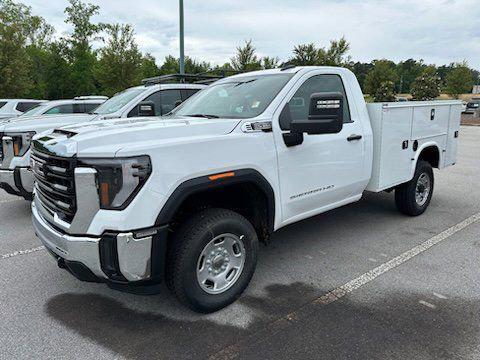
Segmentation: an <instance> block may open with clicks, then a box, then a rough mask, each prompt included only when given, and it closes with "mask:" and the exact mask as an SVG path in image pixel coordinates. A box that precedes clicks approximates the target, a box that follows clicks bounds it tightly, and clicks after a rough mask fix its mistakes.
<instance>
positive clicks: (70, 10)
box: [65, 0, 106, 95]
mask: <svg viewBox="0 0 480 360" xmlns="http://www.w3.org/2000/svg"><path fill="white" fill-rule="evenodd" d="M69 3H70V6H68V7H67V8H66V9H65V14H66V15H67V18H66V20H65V22H66V23H67V24H71V25H72V26H73V32H72V34H71V35H70V37H69V38H68V42H69V44H70V58H71V63H72V76H71V78H72V85H73V88H74V89H75V92H76V95H90V94H95V93H96V92H97V87H96V83H95V78H94V69H95V67H96V62H97V57H96V54H95V52H94V51H93V50H92V46H91V42H92V41H94V40H97V39H100V37H99V34H100V32H101V31H102V30H103V29H105V27H106V25H105V24H101V23H99V24H94V23H93V22H92V17H93V16H94V15H97V14H98V11H99V9H100V7H99V6H97V5H92V4H85V3H83V2H82V1H80V0H69Z"/></svg>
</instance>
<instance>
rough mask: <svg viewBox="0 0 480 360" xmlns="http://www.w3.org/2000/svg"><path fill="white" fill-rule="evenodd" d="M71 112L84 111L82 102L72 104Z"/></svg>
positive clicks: (81, 112)
mask: <svg viewBox="0 0 480 360" xmlns="http://www.w3.org/2000/svg"><path fill="white" fill-rule="evenodd" d="M73 113H74V114H83V113H85V106H84V105H83V104H73Z"/></svg>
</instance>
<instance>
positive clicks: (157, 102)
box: [127, 91, 162, 117]
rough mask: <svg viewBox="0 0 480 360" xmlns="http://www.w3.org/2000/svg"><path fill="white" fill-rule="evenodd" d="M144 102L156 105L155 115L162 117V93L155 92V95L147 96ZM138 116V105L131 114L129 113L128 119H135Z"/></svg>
mask: <svg viewBox="0 0 480 360" xmlns="http://www.w3.org/2000/svg"><path fill="white" fill-rule="evenodd" d="M143 101H152V102H153V103H154V104H155V115H156V116H160V115H161V108H162V107H161V103H160V91H157V92H154V93H153V94H151V95H149V96H147V97H146V98H145V99H143V100H142V102H143ZM135 116H138V105H136V106H135V107H134V108H133V109H132V110H130V112H129V113H128V115H127V117H135Z"/></svg>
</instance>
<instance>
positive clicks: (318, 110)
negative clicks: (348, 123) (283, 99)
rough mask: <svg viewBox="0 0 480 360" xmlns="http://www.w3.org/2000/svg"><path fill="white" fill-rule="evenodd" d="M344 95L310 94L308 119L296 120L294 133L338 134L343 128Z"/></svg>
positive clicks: (293, 125) (293, 124)
mask: <svg viewBox="0 0 480 360" xmlns="http://www.w3.org/2000/svg"><path fill="white" fill-rule="evenodd" d="M343 106H344V97H343V95H342V94H341V93H315V94H312V95H311V96H310V112H309V115H308V120H294V121H292V122H291V124H290V130H291V132H293V133H307V134H310V135H316V134H336V133H339V132H340V131H341V130H342V128H343Z"/></svg>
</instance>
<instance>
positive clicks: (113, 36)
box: [0, 0, 480, 101]
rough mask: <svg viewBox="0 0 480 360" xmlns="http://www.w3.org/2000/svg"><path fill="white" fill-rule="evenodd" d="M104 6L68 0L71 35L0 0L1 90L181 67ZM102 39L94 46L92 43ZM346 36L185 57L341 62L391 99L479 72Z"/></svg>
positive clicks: (82, 87)
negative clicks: (283, 48) (365, 59)
mask: <svg viewBox="0 0 480 360" xmlns="http://www.w3.org/2000/svg"><path fill="white" fill-rule="evenodd" d="M99 11H100V7H99V6H96V5H92V4H89V3H85V2H82V1H81V0H69V4H68V6H67V7H66V8H65V22H66V23H67V24H69V25H71V28H72V31H71V32H70V33H68V34H62V35H60V36H58V37H56V36H55V29H54V28H53V27H52V26H51V25H50V24H48V23H47V22H46V21H45V19H44V18H42V17H41V16H38V15H34V14H33V13H32V9H31V7H29V6H26V5H24V4H22V3H18V2H15V1H13V0H0V97H6V98H15V97H25V98H39V99H61V98H72V97H74V96H80V95H107V96H112V95H114V94H115V93H117V92H118V91H121V90H123V89H125V88H128V87H131V86H134V85H138V84H139V83H140V81H141V79H143V78H146V77H152V76H156V75H163V74H171V73H178V72H179V59H178V58H177V57H175V56H172V55H169V56H167V57H166V58H165V59H164V61H163V63H162V64H161V65H160V66H159V65H158V64H157V62H156V59H155V58H154V57H153V56H152V55H151V54H149V53H145V54H143V53H142V52H141V51H140V50H139V47H138V44H137V43H136V41H135V36H134V35H135V33H134V29H133V27H132V26H131V25H130V24H107V23H96V22H94V21H93V17H94V16H95V15H97V14H99ZM94 43H95V44H100V46H96V47H94V45H93V44H94ZM349 50H350V44H349V43H348V42H347V40H346V39H345V38H341V39H339V40H333V41H331V42H330V44H329V45H328V46H326V47H319V46H317V45H316V44H313V43H311V44H300V45H297V46H295V47H294V49H293V50H292V55H291V57H290V58H289V59H287V60H286V61H284V62H281V61H280V59H279V58H278V57H270V56H264V57H261V56H259V55H258V54H257V51H256V49H255V46H254V44H253V41H252V40H248V41H245V43H244V44H242V45H241V46H238V47H237V48H236V49H235V53H234V55H233V56H232V58H231V59H230V61H229V62H227V63H225V64H223V65H220V66H219V65H215V66H213V65H212V64H211V63H210V62H208V61H198V60H195V59H191V58H190V57H186V59H185V69H186V72H187V73H201V72H206V71H213V73H215V72H217V73H220V72H224V71H225V70H234V71H252V70H259V69H271V68H276V67H279V66H282V65H286V64H293V65H299V66H300V65H326V66H344V67H347V68H349V69H351V70H352V71H353V72H354V73H355V74H356V76H357V78H358V79H359V82H360V85H361V87H362V90H363V91H364V92H365V93H368V94H370V95H371V96H372V97H373V98H374V99H375V100H377V101H388V100H392V99H393V98H394V96H395V94H397V93H411V94H412V96H413V97H414V98H415V99H419V100H427V99H433V98H435V97H437V96H438V95H439V94H440V92H446V93H448V94H451V95H452V96H453V97H458V96H459V94H462V93H466V92H470V91H471V88H472V86H473V84H474V82H475V80H477V79H479V77H480V73H479V72H478V71H476V70H473V69H471V68H469V67H468V64H467V63H465V62H461V63H454V64H450V65H443V66H439V67H437V66H435V65H432V64H425V63H424V62H423V60H414V59H409V60H406V61H402V62H399V63H395V62H393V61H390V60H386V59H380V60H374V61H372V62H370V63H362V62H354V61H353V60H352V58H351V57H350V56H349V55H348V52H349Z"/></svg>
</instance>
